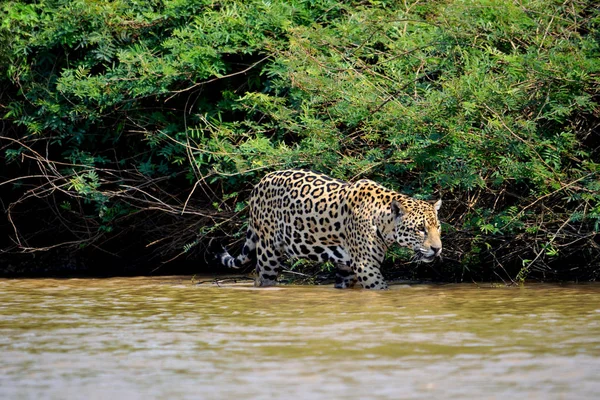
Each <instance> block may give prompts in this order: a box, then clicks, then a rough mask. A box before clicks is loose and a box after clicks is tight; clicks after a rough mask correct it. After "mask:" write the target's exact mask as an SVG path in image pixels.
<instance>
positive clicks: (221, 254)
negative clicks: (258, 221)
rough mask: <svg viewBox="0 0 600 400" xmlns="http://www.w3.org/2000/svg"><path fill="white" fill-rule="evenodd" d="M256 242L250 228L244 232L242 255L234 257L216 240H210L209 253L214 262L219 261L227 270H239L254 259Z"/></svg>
mask: <svg viewBox="0 0 600 400" xmlns="http://www.w3.org/2000/svg"><path fill="white" fill-rule="evenodd" d="M257 242H258V236H257V235H256V233H255V232H254V229H253V228H252V227H248V230H247V231H246V243H244V247H243V248H242V253H241V254H240V255H239V256H237V257H234V256H232V255H231V254H229V252H228V251H227V249H226V248H225V247H224V246H223V244H221V243H216V239H212V240H211V241H210V243H209V244H208V248H209V251H210V252H211V253H212V254H213V255H214V258H215V259H216V260H219V262H220V263H221V264H223V265H224V266H225V267H228V268H235V269H239V268H241V267H242V266H243V265H245V264H247V263H249V262H250V261H252V260H253V259H255V258H256V257H255V255H256V243H257Z"/></svg>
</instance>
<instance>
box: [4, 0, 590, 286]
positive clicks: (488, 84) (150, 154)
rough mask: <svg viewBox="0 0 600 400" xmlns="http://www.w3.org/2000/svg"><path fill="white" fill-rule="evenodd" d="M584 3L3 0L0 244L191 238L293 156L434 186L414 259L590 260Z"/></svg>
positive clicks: (336, 171) (576, 271)
mask: <svg viewBox="0 0 600 400" xmlns="http://www.w3.org/2000/svg"><path fill="white" fill-rule="evenodd" d="M595 3H596V2H595V1H592V0H587V1H583V0H582V1H576V0H573V1H572V0H567V1H563V0H561V1H552V0H515V1H498V0H480V1H475V0H445V1H426V2H420V1H418V0H417V1H402V2H401V1H374V0H373V1H357V2H339V1H332V0H310V1H309V0H306V1H301V0H293V1H283V0H272V1H263V0H252V1H250V0H248V1H241V0H237V1H213V0H195V1H194V0H172V1H166V0H165V1H143V2H138V1H133V0H132V1H127V0H115V1H111V2H97V1H92V0H77V1H70V0H69V1H66V0H41V1H38V2H35V3H34V4H31V2H25V1H8V2H5V3H4V5H2V6H0V7H1V10H0V12H1V13H2V25H1V26H0V70H1V71H3V74H2V77H1V78H0V79H1V80H0V85H1V86H0V87H1V94H0V112H1V113H2V116H3V121H4V122H3V125H2V138H1V140H2V149H1V150H2V153H3V156H4V158H5V161H4V163H3V164H4V171H5V172H4V173H2V174H1V175H2V176H1V177H0V180H2V185H3V186H0V188H1V190H2V192H1V193H2V201H3V205H4V208H5V211H6V215H7V217H8V219H7V221H6V223H5V227H6V228H7V229H8V230H9V232H10V241H9V242H6V243H5V245H4V250H5V251H25V252H32V251H37V250H49V249H53V248H55V247H56V246H71V248H73V249H79V251H91V250H90V249H92V250H93V251H105V252H110V253H114V254H116V255H117V256H121V257H125V258H126V259H131V258H134V257H135V258H136V259H138V260H140V262H147V261H149V260H150V261H152V262H154V263H155V264H156V263H157V262H159V261H160V262H165V261H168V260H172V259H177V256H179V255H182V254H185V253H187V256H189V255H190V254H191V257H190V258H192V259H202V255H201V253H202V250H203V244H204V243H205V240H206V238H208V237H212V236H215V235H217V236H219V235H220V236H222V237H225V236H228V237H230V236H235V237H239V235H240V232H242V231H243V226H244V219H245V215H246V208H245V202H244V201H245V199H246V198H247V196H248V194H249V189H250V188H251V187H252V184H254V183H256V182H257V181H258V180H259V179H260V177H262V176H263V175H264V174H265V173H267V172H269V171H271V170H275V169H281V168H287V167H303V168H311V169H314V170H318V171H322V172H326V173H329V174H331V175H333V176H335V177H338V178H342V179H354V180H355V179H359V178H371V179H374V180H377V181H379V182H381V183H383V184H385V185H387V186H388V187H391V188H394V189H397V190H399V191H402V192H404V193H408V194H410V195H413V196H416V197H419V198H425V199H434V198H438V197H442V198H443V199H444V200H445V202H444V207H443V209H442V212H441V218H442V219H443V220H444V221H445V225H444V228H443V230H444V245H445V247H446V249H445V255H446V260H445V262H444V263H442V264H438V265H436V266H434V267H432V268H433V269H430V267H428V266H427V267H426V266H418V265H409V264H407V265H405V266H404V267H403V268H404V270H405V271H409V273H412V274H414V275H415V276H419V275H420V274H422V273H426V274H430V273H432V271H435V274H434V275H433V276H434V277H435V278H437V279H460V278H465V277H474V278H499V279H503V280H516V279H525V278H527V277H536V278H537V277H545V278H549V279H555V278H556V279H565V278H568V279H595V278H597V276H598V273H599V272H600V244H599V243H600V239H599V235H598V232H599V231H600V179H599V171H600V129H599V125H600V109H599V107H598V102H599V100H600V91H599V85H598V83H599V80H600V12H599V9H598V8H597V6H596V4H595ZM34 222H35V224H33V223H34ZM227 241H228V242H230V243H231V242H233V240H232V239H227ZM192 249H194V250H195V251H194V252H191V251H190V250H192ZM197 250H198V251H197ZM128 256H129V257H130V258H127V257H128ZM403 257H404V255H403V253H402V252H400V251H396V253H392V254H391V255H390V259H391V260H393V261H397V260H403V259H404V258H403ZM182 258H183V257H179V259H182ZM164 268H166V269H167V270H168V268H169V267H168V266H167V267H163V269H164Z"/></svg>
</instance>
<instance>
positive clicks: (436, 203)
mask: <svg viewBox="0 0 600 400" xmlns="http://www.w3.org/2000/svg"><path fill="white" fill-rule="evenodd" d="M433 208H434V209H435V211H440V208H442V199H439V200H438V201H436V202H435V204H434V205H433Z"/></svg>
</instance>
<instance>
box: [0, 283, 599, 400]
mask: <svg viewBox="0 0 600 400" xmlns="http://www.w3.org/2000/svg"><path fill="white" fill-rule="evenodd" d="M0 398H1V399H21V398H26V399H46V398H47V399H65V398H67V399H69V398H72V399H111V400H115V399H121V398H126V399H142V398H144V399H148V398H161V399H250V398H252V399H269V398H281V399H294V398H303V399H338V398H339V399H441V398H444V399H448V398H454V399H512V398H523V399H586V398H589V399H598V398H600V284H587V285H538V284H533V285H526V286H524V287H493V285H490V284H487V285H475V284H461V285H394V286H392V287H391V290H388V291H384V292H370V291H365V290H335V289H333V288H332V287H331V286H327V287H320V286H281V287H277V288H270V289H254V288H253V287H251V286H250V284H248V283H243V284H227V283H226V284H222V285H221V286H220V287H217V286H215V285H212V284H202V285H197V284H195V283H193V282H192V281H191V280H190V279H189V277H160V278H114V279H113V278H111V279H62V280H59V279H30V280H26V279H22V280H21V279H18V280H0Z"/></svg>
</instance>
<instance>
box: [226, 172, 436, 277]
mask: <svg viewBox="0 0 600 400" xmlns="http://www.w3.org/2000/svg"><path fill="white" fill-rule="evenodd" d="M441 205H442V201H441V200H438V201H436V202H435V203H431V202H428V201H424V200H418V199H415V198H412V197H410V196H407V195H404V194H400V193H397V192H395V191H392V190H389V189H386V188H385V187H383V186H382V185H380V184H378V183H376V182H374V181H371V180H368V179H361V180H359V181H356V182H354V183H349V182H345V181H341V180H338V179H334V178H331V177H329V176H327V175H324V174H321V173H317V172H312V171H305V170H297V169H291V170H284V171H276V172H272V173H270V174H268V175H266V176H265V177H264V178H262V180H261V181H260V182H259V183H258V184H257V185H256V186H255V187H254V189H253V190H252V192H251V194H250V198H249V201H248V206H249V213H250V214H249V222H248V229H247V231H246V241H245V244H244V246H243V248H242V251H241V254H240V255H239V256H237V257H233V256H232V255H231V254H230V253H229V252H228V251H227V249H226V248H225V247H222V246H220V249H219V251H217V252H216V257H217V259H218V260H220V262H221V264H223V265H224V266H226V267H229V268H241V267H242V266H243V265H245V264H247V263H249V262H251V261H253V260H255V261H256V273H257V274H256V279H255V286H272V285H275V284H276V283H277V278H278V275H279V273H280V271H281V270H282V268H283V266H284V263H285V262H286V261H287V259H290V258H304V259H309V260H313V261H316V262H327V261H329V262H331V263H333V264H334V265H335V266H336V267H337V269H336V280H335V287H336V288H350V287H354V286H355V285H356V284H357V283H358V284H359V285H360V286H362V287H363V288H365V289H387V288H388V284H387V283H386V281H385V279H384V277H383V275H382V274H381V271H380V266H381V263H382V262H383V260H384V257H385V254H386V251H387V249H388V247H389V246H391V245H393V244H398V245H400V246H402V247H408V248H411V249H413V250H414V254H415V255H414V257H413V259H414V260H415V261H420V262H426V263H429V262H432V261H434V260H435V259H436V258H439V257H440V254H441V252H442V241H441V230H440V222H439V220H438V211H439V209H440V207H441Z"/></svg>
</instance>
